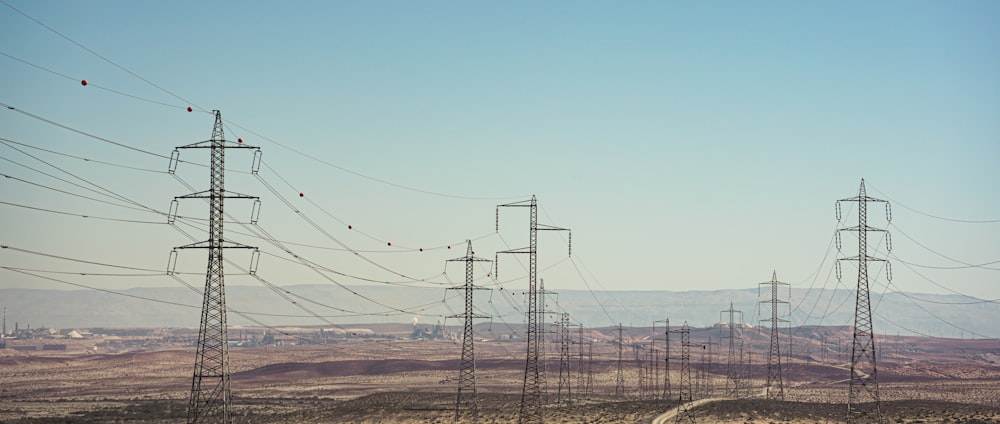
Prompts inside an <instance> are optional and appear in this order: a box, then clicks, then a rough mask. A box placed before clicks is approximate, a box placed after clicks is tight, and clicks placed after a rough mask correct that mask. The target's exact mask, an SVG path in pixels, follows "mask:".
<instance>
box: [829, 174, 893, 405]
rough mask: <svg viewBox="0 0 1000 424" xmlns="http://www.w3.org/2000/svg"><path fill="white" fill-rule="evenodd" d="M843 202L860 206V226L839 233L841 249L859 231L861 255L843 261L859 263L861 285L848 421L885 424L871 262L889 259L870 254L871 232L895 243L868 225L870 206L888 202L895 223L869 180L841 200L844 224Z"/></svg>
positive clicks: (889, 271) (888, 245) (856, 308)
mask: <svg viewBox="0 0 1000 424" xmlns="http://www.w3.org/2000/svg"><path fill="white" fill-rule="evenodd" d="M840 202H857V203H858V225H857V226H856V227H848V228H841V229H839V231H838V232H837V249H838V250H839V249H840V247H841V243H840V232H842V231H849V232H856V233H857V236H858V255H857V256H854V257H850V258H843V259H841V260H840V261H843V260H849V261H857V263H858V286H857V296H856V300H855V304H854V342H853V344H852V347H851V377H850V378H851V384H850V388H849V389H848V390H849V392H848V396H847V422H849V423H853V422H875V423H881V422H883V421H882V405H881V401H880V399H879V390H878V367H877V365H876V361H875V358H876V350H875V330H874V329H873V327H872V308H871V297H870V295H869V287H868V263H869V262H886V261H885V259H881V258H877V257H874V256H870V255H869V254H868V233H869V232H884V233H886V240H887V242H886V249H887V250H888V251H892V241H891V238H890V237H889V234H888V232H886V231H885V230H884V229H880V228H876V227H872V226H870V225H868V203H885V205H886V206H885V212H886V220H887V221H891V220H892V214H891V209H890V205H889V202H887V201H885V200H882V199H877V198H874V197H870V196H868V195H867V194H865V180H864V179H862V180H861V186H860V188H859V189H858V195H857V197H850V198H847V199H841V200H839V201H838V202H837V220H838V221H840ZM840 261H838V262H837V265H838V266H837V278H838V279H839V278H840V277H841V272H840ZM886 270H887V272H886V276H887V278H888V280H889V281H892V268H890V267H889V264H888V262H886Z"/></svg>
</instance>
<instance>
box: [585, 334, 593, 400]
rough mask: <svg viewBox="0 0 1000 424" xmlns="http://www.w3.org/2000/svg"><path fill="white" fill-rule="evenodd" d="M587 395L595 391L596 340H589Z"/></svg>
mask: <svg viewBox="0 0 1000 424" xmlns="http://www.w3.org/2000/svg"><path fill="white" fill-rule="evenodd" d="M585 391H586V393H587V396H590V395H591V394H593V393H594V342H593V341H588V342H587V389H586V390H585Z"/></svg>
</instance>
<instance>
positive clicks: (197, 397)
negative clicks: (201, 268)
mask: <svg viewBox="0 0 1000 424" xmlns="http://www.w3.org/2000/svg"><path fill="white" fill-rule="evenodd" d="M213 113H214V114H215V126H214V127H213V129H212V138H211V139H210V140H207V141H202V142H198V143H194V144H189V145H186V146H180V147H177V148H176V149H175V150H174V152H173V153H172V154H171V157H170V159H171V160H170V166H169V172H170V173H171V174H173V173H174V171H175V170H176V166H177V162H178V158H179V156H180V153H179V149H210V152H211V163H210V167H211V174H210V188H209V189H208V190H207V191H202V192H198V193H193V194H188V195H185V196H179V197H175V198H174V201H175V202H176V200H177V199H208V204H209V220H208V221H209V224H208V241H204V242H199V243H194V244H189V245H185V246H180V247H177V249H195V248H197V249H208V269H207V271H206V273H205V290H204V293H203V301H202V307H201V326H200V328H199V331H198V350H197V353H196V356H195V363H194V377H193V378H192V379H191V397H190V401H189V403H188V423H230V422H232V392H231V391H230V386H229V348H228V343H229V340H228V336H227V334H226V330H227V325H226V289H225V284H224V277H225V273H224V272H223V269H222V264H223V259H222V252H223V250H224V249H226V248H244V249H256V248H254V247H251V246H246V245H242V244H239V243H234V242H231V241H225V238H224V237H223V235H222V224H223V217H224V215H225V211H224V210H223V204H224V200H225V199H227V198H228V199H232V198H237V199H257V197H254V196H245V195H241V194H236V193H234V192H231V191H226V189H225V162H226V161H225V157H226V156H225V152H226V149H234V148H239V149H255V150H258V151H259V148H258V147H251V146H247V145H244V144H242V140H240V143H232V142H227V141H226V139H225V135H224V134H223V131H222V113H220V112H219V111H217V110H216V111H213ZM227 143H229V144H227ZM171 209H174V210H176V207H175V206H174V204H172V205H171ZM168 221H169V222H172V221H173V217H172V216H170V217H168Z"/></svg>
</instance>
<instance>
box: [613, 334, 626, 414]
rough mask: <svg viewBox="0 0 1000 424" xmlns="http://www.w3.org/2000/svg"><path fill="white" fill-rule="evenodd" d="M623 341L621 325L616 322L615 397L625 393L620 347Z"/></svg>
mask: <svg viewBox="0 0 1000 424" xmlns="http://www.w3.org/2000/svg"><path fill="white" fill-rule="evenodd" d="M624 345H625V341H624V340H623V339H622V325H621V323H619V324H618V373H617V374H615V397H616V398H619V399H620V398H621V397H622V396H624V395H625V373H624V371H622V348H623V347H624Z"/></svg>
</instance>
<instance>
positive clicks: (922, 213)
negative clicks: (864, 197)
mask: <svg viewBox="0 0 1000 424" xmlns="http://www.w3.org/2000/svg"><path fill="white" fill-rule="evenodd" d="M869 187H871V185H870V184H869ZM871 189H872V190H875V191H876V192H877V193H878V194H879V195H881V196H882V197H885V198H886V199H888V200H890V201H892V203H893V204H894V205H898V206H902V207H903V208H904V209H907V210H909V211H911V212H915V213H918V214H920V215H923V216H926V217H929V218H934V219H940V220H942V221H949V222H961V223H964V224H991V223H997V222H1000V219H981V220H975V219H954V218H947V217H943V216H938V215H934V214H929V213H927V212H921V211H919V210H917V209H914V208H911V207H909V206H906V205H904V204H902V203H899V202H898V201H896V200H894V199H893V198H891V197H889V196H888V195H886V194H885V193H883V192H881V191H879V189H877V188H875V187H871Z"/></svg>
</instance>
